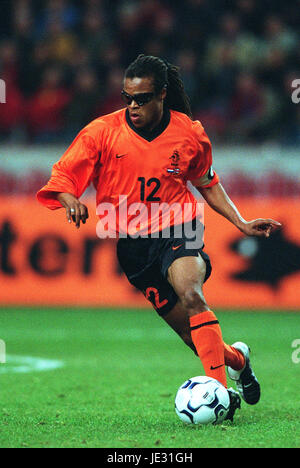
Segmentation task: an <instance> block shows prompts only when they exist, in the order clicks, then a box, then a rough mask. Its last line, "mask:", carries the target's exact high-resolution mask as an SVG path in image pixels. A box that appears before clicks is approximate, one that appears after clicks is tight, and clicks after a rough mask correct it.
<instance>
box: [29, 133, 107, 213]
mask: <svg viewBox="0 0 300 468" xmlns="http://www.w3.org/2000/svg"><path fill="white" fill-rule="evenodd" d="M99 158H100V152H99V151H98V149H97V147H96V144H95V140H94V138H93V136H92V135H91V134H89V131H88V129H87V128H84V129H83V130H82V131H81V132H80V133H79V134H78V135H77V137H76V138H75V140H74V141H73V143H72V144H71V146H70V147H69V148H68V149H67V151H66V152H65V153H64V155H63V156H62V158H61V159H60V160H59V161H58V162H57V163H55V164H54V166H53V169H52V174H51V178H50V180H49V182H48V183H47V185H45V187H43V188H42V189H41V190H40V191H39V192H38V193H37V199H38V201H39V202H40V203H42V204H43V205H44V206H46V207H47V208H50V209H52V210H55V209H57V208H61V207H62V205H61V204H60V202H59V201H58V200H57V199H56V195H55V194H56V193H57V192H65V193H71V194H73V195H75V197H77V198H79V197H80V196H81V195H82V194H83V192H84V191H85V190H86V188H87V187H88V185H89V184H90V182H91V179H92V176H93V172H94V169H95V165H96V164H97V162H98V160H99Z"/></svg>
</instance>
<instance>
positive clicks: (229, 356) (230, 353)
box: [224, 343, 245, 370]
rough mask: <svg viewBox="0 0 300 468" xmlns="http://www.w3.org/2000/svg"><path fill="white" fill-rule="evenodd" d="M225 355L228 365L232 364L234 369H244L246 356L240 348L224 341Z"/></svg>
mask: <svg viewBox="0 0 300 468" xmlns="http://www.w3.org/2000/svg"><path fill="white" fill-rule="evenodd" d="M224 357H225V364H226V366H230V367H232V369H234V370H241V369H243V367H244V365H245V357H244V355H243V354H242V353H241V352H240V351H239V350H238V349H235V348H233V347H232V346H229V345H228V344H226V343H224Z"/></svg>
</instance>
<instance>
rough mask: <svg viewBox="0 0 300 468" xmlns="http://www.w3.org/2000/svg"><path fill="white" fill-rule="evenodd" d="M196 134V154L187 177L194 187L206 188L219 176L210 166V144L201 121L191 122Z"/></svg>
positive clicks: (217, 180) (216, 181) (217, 179)
mask: <svg viewBox="0 0 300 468" xmlns="http://www.w3.org/2000/svg"><path fill="white" fill-rule="evenodd" d="M193 130H194V132H195V136H196V145H197V154H196V156H195V157H194V158H193V159H192V161H191V163H190V167H189V170H188V174H187V178H188V180H190V181H191V182H192V184H193V185H195V186H196V187H202V188H207V187H211V186H213V185H215V184H217V183H218V182H219V177H218V175H217V174H216V172H215V171H214V170H213V168H212V159H213V158H212V146H211V142H210V139H209V138H208V136H207V134H206V133H205V131H204V128H203V127H202V125H201V123H200V122H198V121H195V122H193Z"/></svg>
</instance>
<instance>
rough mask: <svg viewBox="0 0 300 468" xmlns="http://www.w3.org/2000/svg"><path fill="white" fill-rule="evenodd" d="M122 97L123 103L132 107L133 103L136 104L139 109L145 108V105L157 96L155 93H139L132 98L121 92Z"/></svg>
mask: <svg viewBox="0 0 300 468" xmlns="http://www.w3.org/2000/svg"><path fill="white" fill-rule="evenodd" d="M121 96H122V99H123V101H124V102H125V104H126V105H127V106H130V104H131V103H132V101H134V102H136V103H137V105H138V106H139V107H141V106H143V105H144V104H148V102H150V101H152V99H153V98H154V96H155V94H154V93H138V94H134V95H133V96H131V94H128V93H126V91H124V90H123V91H122V92H121Z"/></svg>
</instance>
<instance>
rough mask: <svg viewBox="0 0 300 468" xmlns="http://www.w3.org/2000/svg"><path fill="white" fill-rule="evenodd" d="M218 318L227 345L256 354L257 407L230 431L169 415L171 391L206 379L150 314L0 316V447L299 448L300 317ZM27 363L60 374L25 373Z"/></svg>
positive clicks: (245, 314) (7, 312) (18, 312)
mask: <svg viewBox="0 0 300 468" xmlns="http://www.w3.org/2000/svg"><path fill="white" fill-rule="evenodd" d="M216 314H217V315H218V318H219V320H220V323H221V326H222V330H223V335H224V339H225V340H226V341H227V342H229V343H231V342H234V341H236V340H242V341H246V342H247V343H248V344H249V345H250V347H251V348H252V351H253V353H252V359H253V366H254V368H255V372H256V374H257V376H258V377H259V379H260V381H261V385H262V398H261V401H260V403H259V404H258V405H256V406H253V407H251V406H248V405H246V404H245V403H244V402H243V404H242V409H241V410H240V411H239V412H237V413H236V416H235V420H234V423H231V422H229V421H227V422H225V423H223V424H222V425H220V426H210V427H208V426H205V427H200V426H189V425H184V424H183V423H182V422H181V421H180V420H179V419H178V417H177V415H176V414H175V411H174V397H175V394H176V391H177V388H178V387H179V386H180V385H181V384H182V383H183V382H184V381H185V380H186V379H187V378H189V377H193V376H196V375H201V374H203V370H202V367H201V364H200V361H199V359H198V358H197V357H196V356H194V354H193V353H192V352H191V351H190V350H189V349H188V348H187V347H186V346H185V345H184V344H183V343H182V342H181V340H180V339H179V338H178V337H177V335H175V333H174V332H173V331H172V330H171V329H170V328H169V327H168V326H167V325H166V324H165V323H164V321H163V320H161V319H160V318H159V317H158V316H157V315H156V314H155V312H153V311H152V310H140V311H139V310H127V309H124V310H115V309H105V310H104V309H101V310H95V309H92V310H91V309H76V310H72V309H58V308H57V309H44V308H40V309H26V308H24V309H10V308H7V309H2V310H1V313H0V317H1V328H0V329H1V331H0V338H1V339H2V340H4V341H5V343H6V348H7V355H8V359H7V363H6V364H0V447H2V448H5V447H46V448H48V447H61V448H62V447H65V448H69V447H99V448H101V447H102V448H105V447H106V448H134V447H135V448H147V447H151V448H157V449H160V448H161V449H162V448H197V447H201V448H202V447H217V448H218V447H220V448H221V447H274V448H277V447H278V448H279V447H285V448H291V447H298V448H299V447H300V399H299V382H300V363H298V364H297V360H295V359H294V362H293V359H292V356H293V352H294V353H295V349H294V348H293V347H292V343H293V342H294V341H295V340H296V339H300V327H299V322H300V315H299V314H296V313H291V312H287V313H283V312H282V313H268V312H255V311H253V312H250V311H240V312H229V311H216ZM299 355H300V353H298V356H299ZM10 356H14V358H10ZM294 356H295V354H294ZM18 357H20V362H19V361H18ZM21 357H22V358H21ZM25 357H27V361H28V362H27V361H26V359H25ZM31 358H43V359H50V360H55V361H60V362H62V363H63V366H62V367H59V368H56V369H52V370H43V365H42V369H40V370H38V369H35V370H31V367H30V365H29V364H30V362H31ZM22 359H23V360H22ZM24 359H25V364H24ZM28 363H29V364H28ZM28 365H29V367H28ZM20 367H21V369H20ZM20 370H21V371H22V370H23V372H19V371H20Z"/></svg>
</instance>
